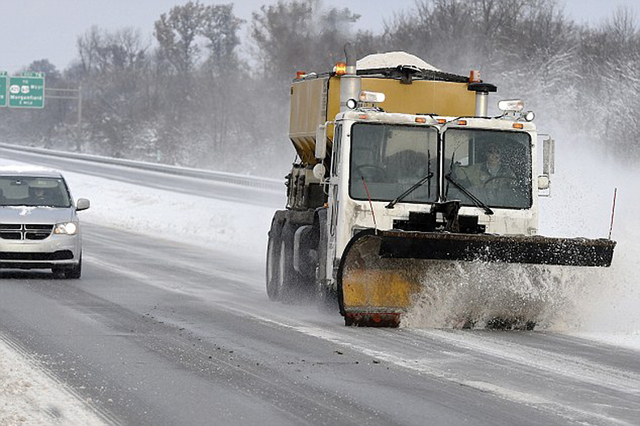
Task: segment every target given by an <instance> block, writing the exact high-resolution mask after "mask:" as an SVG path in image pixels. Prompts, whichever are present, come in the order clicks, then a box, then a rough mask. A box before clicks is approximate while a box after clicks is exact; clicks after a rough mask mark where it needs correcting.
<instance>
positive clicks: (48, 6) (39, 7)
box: [0, 0, 640, 73]
mask: <svg viewBox="0 0 640 426" xmlns="http://www.w3.org/2000/svg"><path fill="white" fill-rule="evenodd" d="M559 1H560V2H562V1H563V0H559ZM564 1H565V11H566V12H567V15H569V16H571V17H572V18H573V19H574V20H576V21H578V22H589V23H593V24H597V23H598V22H599V21H600V20H601V19H602V17H607V16H610V15H611V12H612V10H614V9H615V8H616V7H617V6H619V5H628V6H629V7H630V8H631V9H632V10H633V11H634V12H635V16H636V20H638V18H639V16H638V14H639V13H640V5H639V4H638V3H640V2H639V1H638V0H607V1H604V0H564ZM276 2H277V0H236V1H232V0H201V3H204V4H228V3H233V4H234V12H235V13H236V15H237V16H239V17H241V18H243V19H245V20H247V21H248V20H250V18H251V12H253V11H257V10H259V8H260V6H261V5H263V4H265V3H266V4H273V3H276ZM184 3H186V0H1V1H0V4H1V6H2V7H0V16H2V24H1V25H0V40H1V41H2V42H1V43H0V71H8V72H9V73H13V72H16V71H17V70H19V69H20V68H22V67H24V66H26V65H28V64H30V63H31V62H33V61H34V60H38V59H49V61H51V62H52V63H53V64H54V65H56V67H58V69H60V70H62V69H64V68H66V67H67V66H68V65H69V63H70V62H71V61H72V60H74V59H75V58H76V56H77V54H76V39H77V37H78V36H79V35H81V34H83V33H84V32H85V31H86V30H87V29H88V28H90V27H91V26H92V25H97V26H98V27H101V28H105V29H111V30H115V29H119V28H123V27H135V28H139V29H140V30H141V33H142V34H143V36H145V37H148V38H151V34H152V32H153V23H154V21H156V20H157V19H158V17H159V16H160V14H161V13H164V12H168V11H169V10H170V9H171V7H172V6H174V5H178V4H184ZM324 3H325V5H327V6H338V7H348V8H349V9H350V10H351V11H352V12H355V13H358V14H360V15H361V18H360V21H359V24H358V28H361V29H368V30H371V31H373V32H376V31H375V29H376V28H379V27H380V26H381V25H382V23H383V22H384V20H385V19H386V20H389V19H390V18H391V17H393V14H394V12H398V11H401V10H406V9H410V8H411V7H412V6H413V4H414V1H413V0H396V1H390V0H324ZM244 31H246V28H245V30H244Z"/></svg>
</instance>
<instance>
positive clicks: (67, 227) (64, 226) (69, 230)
mask: <svg viewBox="0 0 640 426" xmlns="http://www.w3.org/2000/svg"><path fill="white" fill-rule="evenodd" d="M77 232H78V225H77V224H76V223H74V222H64V223H58V224H56V226H55V227H54V228H53V233H54V234H66V235H75V234H76V233H77Z"/></svg>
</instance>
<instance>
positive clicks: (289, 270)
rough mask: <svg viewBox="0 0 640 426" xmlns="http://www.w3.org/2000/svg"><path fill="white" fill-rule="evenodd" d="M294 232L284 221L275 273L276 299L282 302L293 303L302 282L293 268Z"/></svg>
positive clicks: (298, 294) (298, 293)
mask: <svg viewBox="0 0 640 426" xmlns="http://www.w3.org/2000/svg"><path fill="white" fill-rule="evenodd" d="M294 234H295V229H294V228H293V226H292V225H291V224H290V223H289V222H285V224H284V225H283V227H282V233H281V235H280V252H279V254H278V268H277V272H276V274H275V275H276V277H277V282H278V286H277V287H278V290H277V292H278V300H279V301H281V302H284V303H294V302H295V301H296V300H297V299H298V297H299V296H300V286H301V283H302V277H301V276H300V274H299V273H298V272H296V270H295V269H294V268H293V237H294Z"/></svg>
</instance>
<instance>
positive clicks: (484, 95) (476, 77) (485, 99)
mask: <svg viewBox="0 0 640 426" xmlns="http://www.w3.org/2000/svg"><path fill="white" fill-rule="evenodd" d="M468 89H469V90H470V91H472V92H476V117H488V116H489V112H488V110H489V107H488V105H489V93H494V92H497V91H498V88H497V87H496V86H495V85H493V84H489V83H483V82H482V80H481V79H480V71H476V70H473V71H471V75H470V76H469V87H468Z"/></svg>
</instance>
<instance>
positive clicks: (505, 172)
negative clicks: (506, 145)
mask: <svg viewBox="0 0 640 426" xmlns="http://www.w3.org/2000/svg"><path fill="white" fill-rule="evenodd" d="M456 174H457V178H458V180H459V182H460V183H461V184H462V185H464V186H466V187H482V186H483V185H485V184H487V183H488V182H491V181H492V180H493V179H496V178H515V174H514V173H513V171H512V170H511V168H510V167H509V166H507V165H506V164H503V163H502V155H501V152H500V148H499V147H498V146H496V145H491V146H489V147H488V148H487V151H486V152H485V162H483V163H476V164H473V165H471V166H469V167H465V168H461V167H459V168H458V169H457V170H456Z"/></svg>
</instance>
